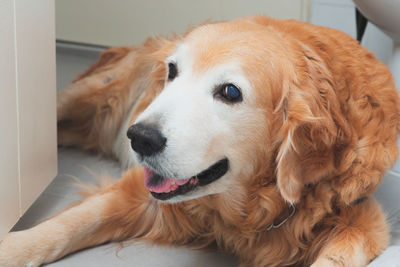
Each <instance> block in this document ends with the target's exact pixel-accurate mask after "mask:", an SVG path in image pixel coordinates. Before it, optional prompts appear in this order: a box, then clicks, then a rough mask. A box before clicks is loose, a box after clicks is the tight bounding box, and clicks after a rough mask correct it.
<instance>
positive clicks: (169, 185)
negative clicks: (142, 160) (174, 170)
mask: <svg viewBox="0 0 400 267" xmlns="http://www.w3.org/2000/svg"><path fill="white" fill-rule="evenodd" d="M154 175H155V172H153V171H152V170H150V169H149V168H146V167H145V168H144V185H145V186H146V187H147V188H148V189H149V190H150V191H152V192H155V193H169V192H171V191H174V190H176V189H177V188H178V186H180V185H183V184H186V183H187V182H189V180H190V178H187V179H179V180H178V179H173V178H168V177H164V179H163V181H162V182H160V183H159V184H157V185H151V183H150V179H151V178H152V177H153V176H154Z"/></svg>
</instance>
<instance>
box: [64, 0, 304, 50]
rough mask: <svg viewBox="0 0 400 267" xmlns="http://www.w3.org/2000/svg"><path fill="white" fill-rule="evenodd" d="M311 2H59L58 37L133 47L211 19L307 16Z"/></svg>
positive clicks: (147, 0)
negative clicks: (257, 15) (157, 35)
mask: <svg viewBox="0 0 400 267" xmlns="http://www.w3.org/2000/svg"><path fill="white" fill-rule="evenodd" d="M308 6H309V0H279V1H276V0H246V1H245V0H203V1H198V0H146V1H143V0H118V1H109V0H85V1H81V0H56V19H57V21H56V26H57V39H60V40H66V41H73V42H80V43H89V44H97V45H110V46H116V45H134V44H138V43H140V42H142V41H144V40H145V39H146V38H147V37H149V36H151V35H156V34H164V35H165V34H172V33H174V32H175V33H183V32H184V31H185V30H186V29H187V28H188V26H194V25H197V24H200V23H203V22H206V21H207V20H213V21H220V20H230V19H234V18H238V17H243V16H250V15H256V14H260V15H261V14H264V15H269V16H272V17H277V18H292V19H298V20H307V18H308Z"/></svg>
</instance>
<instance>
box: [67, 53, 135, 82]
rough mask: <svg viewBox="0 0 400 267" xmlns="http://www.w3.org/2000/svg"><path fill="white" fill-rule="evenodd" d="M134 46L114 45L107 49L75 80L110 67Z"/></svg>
mask: <svg viewBox="0 0 400 267" xmlns="http://www.w3.org/2000/svg"><path fill="white" fill-rule="evenodd" d="M130 51H132V48H129V47H125V46H121V47H112V48H109V49H107V50H105V51H103V52H102V53H101V55H100V57H99V59H98V60H97V61H96V62H95V63H94V64H93V65H91V66H90V67H89V69H87V70H86V71H85V72H84V73H82V74H80V75H79V76H78V77H77V78H76V79H75V80H74V82H76V81H79V80H81V79H83V78H85V77H87V76H90V75H92V74H95V73H98V72H101V71H104V70H105V69H107V68H110V67H111V66H110V65H113V63H116V62H118V61H120V60H121V59H122V58H123V57H125V56H126V55H127V54H128V53H129V52H130Z"/></svg>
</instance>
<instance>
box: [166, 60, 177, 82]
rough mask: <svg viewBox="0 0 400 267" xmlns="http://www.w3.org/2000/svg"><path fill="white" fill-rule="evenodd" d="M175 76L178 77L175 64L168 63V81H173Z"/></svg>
mask: <svg viewBox="0 0 400 267" xmlns="http://www.w3.org/2000/svg"><path fill="white" fill-rule="evenodd" d="M176 75H178V69H177V68H176V64H174V63H169V64H168V81H172V80H173V79H175V77H176Z"/></svg>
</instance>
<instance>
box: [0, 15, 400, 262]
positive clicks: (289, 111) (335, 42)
mask: <svg viewBox="0 0 400 267" xmlns="http://www.w3.org/2000/svg"><path fill="white" fill-rule="evenodd" d="M399 121H400V117H399V99H398V94H397V91H396V89H395V86H394V82H393V79H392V76H391V74H390V72H389V70H388V68H387V67H386V66H384V65H383V64H382V63H381V62H379V61H378V60H377V59H376V58H375V56H374V55H373V54H372V53H370V52H368V51H367V50H365V49H364V48H362V47H361V46H360V45H359V44H358V43H357V42H356V41H355V40H354V39H352V38H351V37H349V36H347V35H346V34H344V33H342V32H339V31H337V30H333V29H328V28H324V27H318V26H313V25H310V24H307V23H301V22H296V21H291V20H277V19H271V18H266V17H261V16H259V17H251V18H250V17H247V18H242V19H238V20H234V21H231V22H224V23H211V24H205V25H202V26H199V27H196V28H193V29H190V30H189V31H187V32H186V33H185V34H183V35H182V36H176V37H173V38H169V39H168V38H162V37H157V38H152V39H148V40H147V41H146V42H145V43H144V44H142V45H140V46H137V47H119V48H111V49H109V50H106V51H105V52H104V53H103V54H102V55H101V56H100V59H99V60H98V61H97V63H95V64H94V65H93V66H92V67H91V68H90V69H88V70H87V71H86V72H85V73H83V74H82V75H80V76H79V77H78V78H77V80H76V81H74V82H73V84H72V85H71V86H70V87H69V88H67V89H65V90H64V91H62V92H60V93H59V95H58V130H59V132H58V138H59V143H60V144H61V145H66V146H77V147H81V148H83V149H86V150H92V151H97V152H99V153H102V154H105V155H110V156H114V157H116V158H118V159H119V161H120V162H121V164H122V165H123V166H124V167H126V168H128V170H127V171H126V172H125V173H124V174H123V175H122V178H121V179H120V180H118V181H116V182H115V183H114V184H112V185H109V186H107V187H101V186H99V187H98V188H97V189H96V190H92V191H90V192H87V193H86V194H85V198H84V199H83V200H82V201H81V202H79V203H76V204H75V205H73V206H71V207H70V208H68V209H67V210H65V211H64V212H62V213H60V214H58V215H56V216H54V217H52V218H50V219H49V220H47V221H45V222H43V223H41V224H39V225H37V226H35V227H33V228H31V229H28V230H25V231H20V232H12V233H9V234H8V235H7V236H6V237H5V239H4V240H3V241H2V244H1V245H0V265H1V266H24V265H25V266H38V265H41V264H43V263H48V262H52V261H56V260H57V259H60V258H61V257H63V256H65V255H67V254H69V253H72V252H74V251H77V250H80V249H83V248H87V247H91V246H95V245H98V244H102V243H105V242H109V241H123V240H146V241H149V242H151V243H155V244H166V245H174V246H188V247H193V248H196V249H197V248H215V247H217V248H218V249H220V250H221V251H227V252H229V253H232V254H235V255H237V256H238V258H239V259H240V266H310V265H311V266H314V267H316V266H318V267H327V266H351V267H356V266H366V265H367V264H368V263H369V262H370V261H371V260H372V259H374V258H375V257H376V256H377V255H379V254H380V253H381V252H382V251H383V250H385V248H386V247H387V245H388V241H389V234H388V224H387V223H386V219H385V215H384V214H383V212H382V210H381V208H380V205H379V204H378V203H377V202H376V201H375V200H374V198H373V196H372V193H373V192H374V191H375V189H376V188H377V187H378V185H379V183H380V182H381V180H382V177H383V176H384V172H385V170H387V169H390V168H391V166H392V164H393V163H394V162H395V160H396V158H397V154H398V151H397V144H396V142H397V134H398V128H399Z"/></svg>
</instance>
